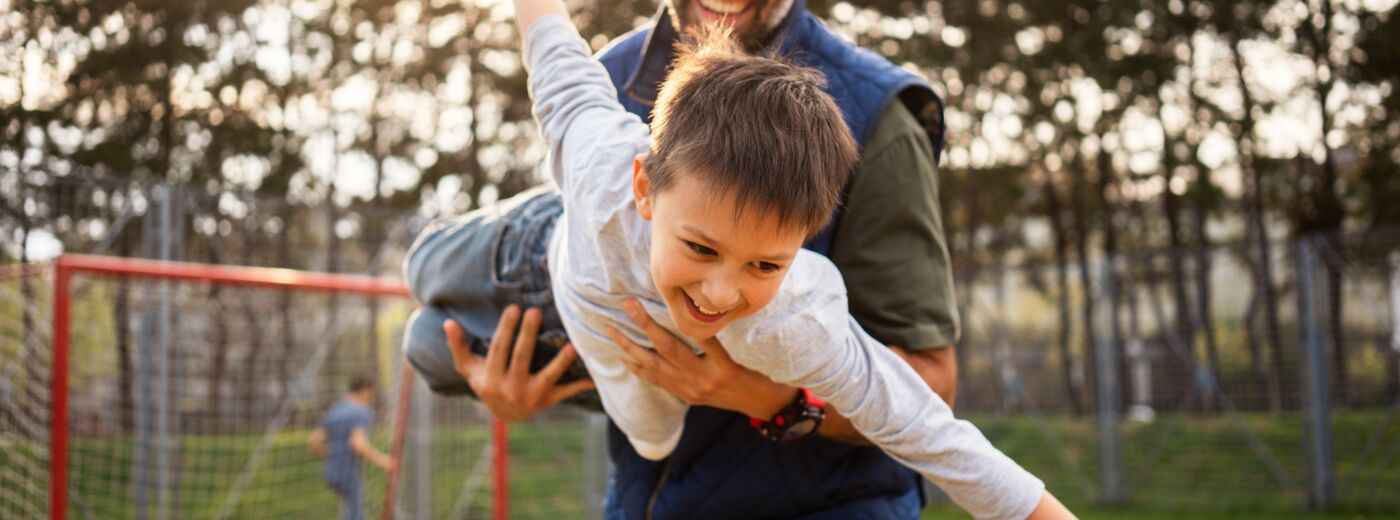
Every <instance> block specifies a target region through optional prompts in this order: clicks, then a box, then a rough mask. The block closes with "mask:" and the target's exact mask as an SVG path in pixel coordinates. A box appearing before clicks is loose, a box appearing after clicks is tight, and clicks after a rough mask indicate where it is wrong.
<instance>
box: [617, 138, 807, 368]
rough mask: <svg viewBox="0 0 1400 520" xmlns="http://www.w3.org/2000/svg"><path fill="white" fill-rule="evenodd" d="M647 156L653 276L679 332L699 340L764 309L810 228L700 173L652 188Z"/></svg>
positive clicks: (640, 174)
mask: <svg viewBox="0 0 1400 520" xmlns="http://www.w3.org/2000/svg"><path fill="white" fill-rule="evenodd" d="M641 163H642V161H641V159H640V157H639V158H638V160H637V162H636V166H635V167H634V173H633V177H632V188H633V191H632V194H633V197H634V199H635V201H636V203H637V212H638V213H640V214H641V216H642V218H644V219H646V220H649V221H651V223H652V232H651V277H652V281H653V283H655V284H656V289H657V291H658V292H660V293H661V298H662V300H664V301H665V302H666V308H667V310H668V311H670V314H671V321H672V322H673V323H675V324H676V329H677V332H680V333H681V334H683V335H685V336H689V337H691V338H694V339H697V340H700V339H707V338H711V337H714V335H715V334H717V333H719V331H720V329H723V328H724V327H725V326H726V325H728V324H729V323H731V322H733V321H734V320H737V319H739V318H743V317H745V316H748V315H751V314H753V313H755V312H758V310H759V309H762V308H763V307H764V306H765V305H768V302H769V301H771V300H772V299H773V295H774V294H777V292H778V287H779V286H780V285H782V283H783V277H784V276H786V275H787V271H788V267H789V266H790V265H792V261H793V258H794V257H796V256H797V250H798V249H800V248H801V247H802V243H803V242H804V241H805V239H806V233H805V232H803V231H802V230H800V229H790V228H783V227H781V226H779V220H778V218H777V214H776V213H773V212H764V211H759V210H751V211H745V212H744V213H742V214H739V215H740V216H739V218H735V201H734V198H733V197H731V196H721V195H718V194H716V193H715V190H714V189H712V188H711V187H709V186H706V185H704V183H703V181H700V180H697V179H695V178H694V177H695V176H693V175H679V176H677V179H676V182H675V183H673V184H672V185H671V186H669V187H667V188H666V189H665V190H664V191H662V192H660V193H655V192H653V191H652V190H651V185H650V182H649V181H648V179H647V176H646V169H645V168H644V167H643V166H642V164H641Z"/></svg>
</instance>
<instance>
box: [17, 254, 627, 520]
mask: <svg viewBox="0 0 1400 520" xmlns="http://www.w3.org/2000/svg"><path fill="white" fill-rule="evenodd" d="M413 307H414V303H413V302H412V301H411V300H410V299H408V298H407V297H406V294H405V292H404V289H403V287H402V286H401V285H400V284H399V283H398V282H396V281H386V280H381V279H374V278H368V277H362V276H348V275H330V274H324V273H313V272H306V271H291V270H282V269H261V268H247V267H231V266H216V265H205V264H186V263H171V262H154V261H146V260H132V259H116V258H109V257H83V256H65V257H61V258H60V259H59V260H57V261H56V262H54V263H53V264H51V265H44V266H9V267H0V518H44V517H49V518H95V519H109V518H152V519H167V518H169V519H186V518H190V519H199V518H213V519H222V518H258V519H261V518H333V517H335V516H336V515H338V513H339V507H340V505H339V501H338V499H337V497H336V495H334V494H333V493H332V492H331V491H330V489H329V487H328V486H327V484H326V481H325V478H324V477H323V467H324V463H323V462H322V461H321V460H320V459H318V458H317V457H316V456H314V455H313V454H312V453H311V452H310V451H309V450H308V447H307V439H308V436H309V434H310V432H311V430H312V429H313V428H315V427H316V425H317V424H318V423H319V422H320V420H321V419H322V418H323V417H324V414H325V412H326V411H327V410H328V409H329V408H330V407H331V406H332V405H333V404H335V403H336V402H337V401H338V400H339V399H341V398H343V397H344V396H345V395H346V393H347V385H348V383H349V382H350V380H351V379H353V378H356V377H368V378H370V379H372V380H374V381H375V382H376V385H375V387H376V399H375V406H374V411H375V422H374V427H373V429H372V432H371V435H370V438H371V442H372V444H374V445H375V446H376V447H377V448H378V449H379V450H381V451H385V452H393V453H394V454H395V455H396V458H397V459H398V460H399V464H398V465H397V468H396V470H395V471H394V472H392V473H390V472H386V471H382V470H379V469H378V468H375V467H373V466H372V465H369V464H367V463H365V464H362V465H361V468H360V473H361V478H362V482H363V489H364V495H365V496H364V511H365V512H366V514H367V517H370V518H488V517H497V518H501V517H504V515H505V513H506V511H507V510H509V511H511V512H512V513H513V514H514V515H515V516H516V517H530V516H540V517H557V516H560V515H561V514H562V515H564V516H570V517H577V516H587V515H589V514H590V513H593V512H595V511H596V505H597V500H598V499H599V498H600V497H598V496H597V492H596V489H597V486H596V482H595V481H596V480H598V478H597V477H596V475H599V474H601V472H600V470H599V469H598V464H596V462H590V461H595V460H596V459H597V454H591V453H590V452H592V451H597V450H591V449H588V448H587V447H586V446H585V444H586V440H587V438H588V437H590V434H589V432H591V431H596V428H585V427H583V426H582V425H583V424H585V423H589V422H596V420H594V421H584V420H582V419H581V418H580V417H581V416H580V414H578V413H576V412H569V411H561V412H556V413H555V414H552V415H551V416H549V417H545V418H542V419H539V420H536V421H535V422H533V423H531V424H527V425H524V426H523V427H520V428H514V429H512V431H511V432H510V435H509V436H510V437H511V438H513V439H514V440H515V441H514V442H513V443H510V450H509V453H507V452H506V445H507V443H506V442H502V440H503V439H505V435H503V433H504V429H503V428H502V429H500V430H494V429H493V425H492V421H491V419H490V417H489V415H488V414H487V413H486V412H485V411H484V409H483V408H481V407H480V406H479V405H477V404H475V403H474V402H473V401H470V400H467V399H464V398H444V397H439V396H434V395H432V394H430V393H429V392H428V391H427V390H426V388H425V387H424V385H422V384H421V382H418V381H415V380H414V378H413V373H412V371H411V370H406V369H405V365H404V363H403V362H402V356H401V355H400V354H399V339H400V338H401V337H402V327H403V324H404V322H405V321H406V319H407V317H408V316H409V314H410V313H411V312H412V310H413ZM493 433H494V435H493ZM493 438H494V439H495V440H493ZM595 444H596V443H595ZM507 460H512V461H513V462H511V464H512V465H513V466H514V467H513V468H512V469H511V470H510V471H511V474H510V477H511V479H512V480H511V481H510V484H509V485H501V483H504V482H507V481H506V480H504V479H505V476H506V467H507ZM587 471H592V474H593V475H595V476H593V477H590V476H588V475H586V474H585V472H587ZM602 471H605V469H604V470H602ZM589 483H593V484H595V485H589ZM507 488H511V489H512V490H514V491H515V493H512V494H510V495H509V497H508V495H507V493H506V491H507Z"/></svg>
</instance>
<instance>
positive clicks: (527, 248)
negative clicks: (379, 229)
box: [404, 186, 602, 410]
mask: <svg viewBox="0 0 1400 520" xmlns="http://www.w3.org/2000/svg"><path fill="white" fill-rule="evenodd" d="M563 213H564V204H563V201H562V200H561V199H560V197H559V193H558V192H556V191H554V189H553V188H551V187H548V186H543V187H538V188H534V189H531V190H527V191H525V192H522V193H520V194H519V195H516V196H514V197H511V198H510V199H507V200H504V201H501V202H498V203H496V204H495V205H493V206H491V207H487V208H482V209H478V210H476V211H472V212H470V213H467V214H466V215H462V216H460V217H456V218H452V219H446V220H440V221H436V222H433V223H432V224H430V225H429V226H428V228H427V229H425V230H424V231H423V232H422V233H421V234H420V235H419V236H418V240H417V241H416V242H415V243H414V245H413V247H412V249H410V250H409V253H408V259H407V260H406V261H405V262H404V278H405V279H406V280H407V282H408V286H409V290H410V291H411V292H412V293H413V296H414V297H415V298H417V299H418V301H419V302H421V303H422V304H423V306H422V308H420V309H419V310H418V311H417V312H415V313H414V314H413V316H411V317H410V318H409V323H408V326H407V331H406V332H405V334H404V356H405V357H406V358H407V359H408V361H409V363H410V364H412V365H413V367H414V368H415V369H417V370H418V373H419V374H420V375H422V376H423V379H424V380H425V381H427V383H428V387H429V388H431V389H432V390H433V391H434V392H438V393H442V394H467V395H471V394H472V391H471V387H470V386H469V385H468V384H467V381H466V380H465V379H463V378H462V376H461V375H460V374H458V373H457V370H456V368H455V367H454V366H453V363H452V351H451V350H450V349H449V348H448V347H447V336H446V335H445V333H443V330H442V324H443V322H444V321H445V320H448V319H452V320H455V321H456V322H457V324H458V325H461V327H462V330H463V331H464V332H466V335H467V338H468V343H469V345H470V347H471V350H472V352H474V353H476V354H478V355H482V356H484V355H486V352H487V351H488V350H489V348H490V343H491V336H492V335H494V334H495V332H496V324H497V322H498V321H499V320H500V317H501V312H502V311H504V310H505V308H506V306H508V305H511V304H515V305H520V306H522V307H526V308H531V307H533V308H538V309H540V311H541V312H542V313H543V315H544V316H543V317H544V319H543V320H542V321H541V324H540V330H539V338H538V340H537V341H536V344H535V355H534V357H533V358H532V359H531V363H530V371H531V372H536V371H538V370H540V369H541V368H543V367H544V366H545V365H547V364H548V363H549V362H550V360H552V359H554V356H556V355H558V353H559V349H561V348H563V346H564V345H565V344H567V343H568V342H569V338H568V335H567V334H566V333H565V332H564V324H563V322H562V321H560V319H559V312H558V310H556V309H555V307H554V293H553V292H552V291H551V289H550V282H549V259H548V253H549V240H550V237H551V236H552V234H553V231H554V226H555V224H556V223H557V222H558V221H559V217H560V216H561V215H563ZM511 333H512V334H513V333H514V331H511ZM511 339H512V340H513V339H514V337H512V338H511ZM511 344H514V341H512V342H511ZM586 377H588V372H587V370H585V369H584V367H583V363H582V362H581V361H576V362H575V363H574V364H573V365H572V366H571V367H570V368H569V369H568V371H566V372H565V374H564V376H563V377H562V378H561V379H560V381H559V382H560V383H561V384H562V383H568V382H571V381H575V380H578V379H583V378H586ZM568 402H569V403H571V404H575V405H579V406H583V407H585V408H588V409H592V410H602V402H601V401H600V400H599V399H598V394H597V392H591V391H590V392H585V393H583V394H580V395H579V396H576V397H574V398H572V399H570V400H569V401H568Z"/></svg>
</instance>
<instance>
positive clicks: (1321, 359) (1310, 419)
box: [1297, 235, 1336, 509]
mask: <svg viewBox="0 0 1400 520" xmlns="http://www.w3.org/2000/svg"><path fill="white" fill-rule="evenodd" d="M1320 240H1321V237H1320V236H1317V235H1312V236H1307V237H1303V238H1300V239H1299V240H1298V253H1297V254H1298V267H1297V271H1298V334H1299V341H1298V347H1299V350H1300V352H1299V354H1300V355H1299V357H1298V367H1299V371H1300V372H1301V374H1300V375H1301V379H1302V382H1303V392H1302V395H1301V396H1300V401H1301V405H1302V407H1301V409H1302V412H1303V423H1304V428H1305V431H1304V436H1303V438H1304V441H1303V442H1304V453H1305V454H1306V455H1307V460H1308V475H1307V481H1308V506H1309V507H1312V508H1314V509H1321V508H1325V507H1330V506H1332V505H1333V504H1334V503H1335V502H1336V500H1335V499H1336V489H1335V486H1336V483H1335V481H1336V479H1335V471H1334V468H1333V463H1332V421H1331V405H1332V401H1331V395H1330V393H1329V391H1330V389H1329V388H1328V386H1327V385H1328V379H1327V356H1326V353H1325V352H1324V349H1325V347H1326V345H1325V340H1324V339H1323V338H1324V336H1323V331H1324V330H1325V324H1323V323H1321V322H1320V318H1319V316H1320V315H1322V314H1323V313H1321V312H1318V309H1317V305H1316V301H1317V298H1316V296H1317V295H1318V294H1327V292H1326V290H1327V287H1326V284H1327V277H1326V276H1319V275H1318V274H1317V273H1316V272H1315V270H1316V268H1317V266H1316V263H1317V262H1318V257H1317V247H1318V243H1319V241H1320Z"/></svg>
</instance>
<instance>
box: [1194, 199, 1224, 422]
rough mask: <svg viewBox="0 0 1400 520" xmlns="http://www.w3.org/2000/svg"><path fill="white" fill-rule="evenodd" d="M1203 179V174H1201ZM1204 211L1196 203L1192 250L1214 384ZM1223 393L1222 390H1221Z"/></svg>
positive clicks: (1216, 362)
mask: <svg viewBox="0 0 1400 520" xmlns="http://www.w3.org/2000/svg"><path fill="white" fill-rule="evenodd" d="M1201 175H1202V176H1203V178H1205V172H1201ZM1200 182H1207V183H1208V182H1209V181H1200ZM1206 218H1207V214H1206V209H1205V208H1204V207H1202V205H1201V203H1200V202H1199V201H1198V202H1197V203H1196V208H1195V218H1194V219H1192V223H1193V224H1194V225H1195V231H1196V233H1195V235H1196V247H1194V248H1193V249H1192V250H1193V251H1194V252H1195V256H1196V262H1195V263H1196V277H1195V278H1196V310H1197V312H1198V314H1197V316H1198V317H1199V318H1198V319H1199V320H1200V324H1201V335H1202V336H1203V337H1204V338H1205V344H1206V362H1207V363H1209V364H1210V365H1209V366H1210V373H1211V377H1213V378H1214V379H1215V382H1216V384H1217V385H1218V384H1219V383H1220V351H1219V347H1218V345H1217V344H1216V341H1215V324H1214V323H1213V322H1212V318H1211V305H1210V298H1211V290H1210V270H1211V261H1210V253H1211V251H1210V247H1211V246H1210V237H1208V236H1206ZM1221 390H1222V391H1223V388H1222V389H1221ZM1205 395H1207V396H1210V397H1208V398H1207V402H1208V403H1210V404H1211V405H1214V394H1213V393H1211V392H1207V393H1206V394H1205Z"/></svg>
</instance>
